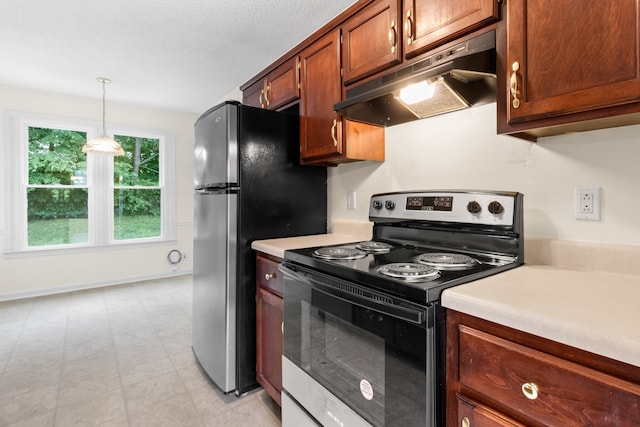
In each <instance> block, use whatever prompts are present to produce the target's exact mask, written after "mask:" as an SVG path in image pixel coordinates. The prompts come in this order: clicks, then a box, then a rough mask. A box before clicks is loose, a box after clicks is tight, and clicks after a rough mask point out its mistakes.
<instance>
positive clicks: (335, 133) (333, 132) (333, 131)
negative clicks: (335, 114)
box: [331, 119, 338, 147]
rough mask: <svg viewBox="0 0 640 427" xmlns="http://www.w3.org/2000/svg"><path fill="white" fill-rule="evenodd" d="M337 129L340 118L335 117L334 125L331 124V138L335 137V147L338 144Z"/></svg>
mask: <svg viewBox="0 0 640 427" xmlns="http://www.w3.org/2000/svg"><path fill="white" fill-rule="evenodd" d="M337 129H338V120H337V119H333V126H331V139H333V146H334V147H337V146H338V137H337Z"/></svg>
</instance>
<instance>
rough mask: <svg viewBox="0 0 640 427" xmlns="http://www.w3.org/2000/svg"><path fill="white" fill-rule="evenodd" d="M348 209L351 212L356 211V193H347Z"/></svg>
mask: <svg viewBox="0 0 640 427" xmlns="http://www.w3.org/2000/svg"><path fill="white" fill-rule="evenodd" d="M347 209H349V210H350V211H355V210H356V192H355V191H349V192H348V193H347Z"/></svg>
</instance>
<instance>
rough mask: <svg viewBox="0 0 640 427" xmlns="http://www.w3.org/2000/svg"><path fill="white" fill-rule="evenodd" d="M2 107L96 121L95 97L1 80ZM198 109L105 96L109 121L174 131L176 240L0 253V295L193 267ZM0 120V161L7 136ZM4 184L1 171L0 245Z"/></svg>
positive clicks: (111, 281)
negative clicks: (176, 259)
mask: <svg viewBox="0 0 640 427" xmlns="http://www.w3.org/2000/svg"><path fill="white" fill-rule="evenodd" d="M6 110H11V111H21V112H28V113H36V114H44V115H51V116H57V117H71V118H77V119H86V120H96V121H100V120H101V117H102V105H101V102H100V100H99V99H89V98H82V97H75V96H69V95H61V94H56V93H50V92H42V91H37V90H31V89H24V88H17V87H11V86H3V85H0V113H1V114H3V115H4V112H5V111H6ZM196 118H197V115H195V114H188V113H180V112H172V111H166V110H156V109H150V108H144V107H138V106H132V105H122V104H117V103H112V102H107V126H109V123H112V124H114V125H115V124H121V125H129V126H135V127H138V128H142V129H156V130H165V131H169V132H172V133H173V135H174V137H175V153H176V158H175V162H176V163H175V165H176V175H177V182H176V193H177V194H176V224H177V230H176V236H177V238H176V241H174V242H167V243H163V244H150V245H144V246H136V247H131V248H130V247H125V246H120V247H118V248H91V249H87V250H85V251H82V252H80V253H78V252H73V253H60V254H54V253H47V254H44V255H43V254H27V255H7V254H3V255H2V256H0V300H1V299H7V298H15V297H19V296H28V295H37V294H43V293H51V292H58V291H62V290H68V289H78V288H84V287H93V286H101V285H109V284H116V283H125V282H129V281H134V280H144V279H149V278H155V277H162V276H167V275H174V274H185V273H189V272H190V271H191V269H192V263H191V259H192V258H191V255H192V254H191V252H192V245H193V244H192V241H193V237H192V224H193V123H194V122H195V120H196ZM4 126H5V123H4V117H3V118H2V120H0V164H3V162H4V158H3V156H4V145H5V143H6V139H7V137H8V135H7V132H6V129H5V128H4ZM5 194H6V188H5V178H4V174H3V173H2V174H0V248H4V247H5V245H4V243H5V242H4V236H5V230H4V227H5V215H6V211H5V208H6V203H7V201H6V198H5ZM174 248H175V249H178V250H180V251H183V252H186V253H187V258H186V259H185V260H183V261H182V262H180V263H179V264H178V265H177V267H178V268H177V270H176V271H174V270H173V269H172V266H171V264H169V262H168V261H167V258H166V256H167V253H168V252H169V251H170V250H171V249H174Z"/></svg>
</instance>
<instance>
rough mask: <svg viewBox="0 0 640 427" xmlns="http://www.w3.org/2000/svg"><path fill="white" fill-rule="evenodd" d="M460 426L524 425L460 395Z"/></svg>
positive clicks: (516, 426)
mask: <svg viewBox="0 0 640 427" xmlns="http://www.w3.org/2000/svg"><path fill="white" fill-rule="evenodd" d="M457 397H458V424H457V425H458V426H460V427H524V425H523V424H520V423H518V422H516V421H513V420H511V419H510V418H508V417H506V416H504V415H502V414H500V413H499V412H496V411H494V410H493V409H491V408H488V407H486V406H484V405H481V404H479V403H476V402H473V401H471V400H469V399H467V398H464V397H463V396H460V395H458V396H457Z"/></svg>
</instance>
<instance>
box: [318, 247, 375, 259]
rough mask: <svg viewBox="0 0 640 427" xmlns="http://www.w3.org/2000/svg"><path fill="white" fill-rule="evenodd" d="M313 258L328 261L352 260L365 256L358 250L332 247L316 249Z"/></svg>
mask: <svg viewBox="0 0 640 427" xmlns="http://www.w3.org/2000/svg"><path fill="white" fill-rule="evenodd" d="M313 256H314V257H317V258H322V259H328V260H352V259H360V258H364V257H366V256H367V254H366V253H365V252H363V251H361V250H359V249H353V248H344V247H334V248H320V249H316V250H315V251H313Z"/></svg>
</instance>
